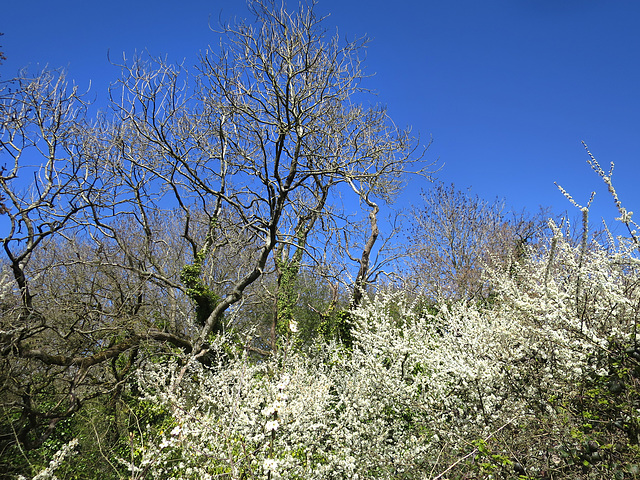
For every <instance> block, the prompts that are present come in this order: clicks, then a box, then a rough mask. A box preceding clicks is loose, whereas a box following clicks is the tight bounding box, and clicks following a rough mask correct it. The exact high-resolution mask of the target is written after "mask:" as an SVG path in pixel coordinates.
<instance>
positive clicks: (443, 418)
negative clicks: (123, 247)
mask: <svg viewBox="0 0 640 480" xmlns="http://www.w3.org/2000/svg"><path fill="white" fill-rule="evenodd" d="M554 231H555V236H554V238H553V239H550V240H549V244H548V246H547V247H546V249H543V250H542V251H536V252H533V251H532V252H529V255H528V256H526V257H525V258H524V259H522V260H521V262H520V264H519V265H518V267H517V268H516V269H513V268H510V269H509V271H500V270H494V271H488V272H486V277H485V281H486V282H488V284H491V286H492V288H493V290H494V291H495V292H496V293H495V296H494V298H493V299H492V301H491V302H488V303H486V304H473V303H469V302H452V303H451V302H450V303H441V304H436V305H432V306H431V307H430V308H428V309H424V308H421V307H420V305H423V304H424V300H423V299H410V298H408V296H406V295H405V294H404V293H403V292H380V293H378V294H377V295H376V296H373V297H372V298H369V299H368V300H367V301H365V302H364V303H363V304H362V305H361V306H360V307H359V308H358V309H357V310H356V311H355V312H352V315H351V320H352V323H353V330H352V332H351V337H352V343H351V345H349V346H345V345H343V344H340V343H328V344H327V343H324V344H323V343H317V344H315V345H313V346H312V347H311V348H310V349H308V350H301V349H300V348H296V347H295V344H296V342H295V339H293V340H292V342H291V344H290V345H285V346H284V347H283V348H281V349H280V351H279V352H278V353H277V354H276V355H273V356H272V357H271V358H267V359H263V360H260V361H256V360H255V359H252V358H250V357H248V356H233V355H227V354H225V352H230V351H232V349H230V348H228V345H227V344H226V342H228V340H226V339H224V338H222V337H220V338H219V339H218V340H217V343H216V344H215V345H213V347H212V349H213V350H215V351H216V352H217V353H216V354H214V355H211V358H215V359H217V360H216V363H214V364H213V365H212V366H210V367H204V366H203V365H201V364H200V363H198V362H197V361H192V363H190V364H187V367H186V368H185V367H184V362H185V361H187V359H181V358H176V359H175V360H174V361H173V362H170V363H166V362H165V363H160V362H158V363H150V364H148V365H147V368H145V369H144V370H141V371H140V374H139V378H138V379H137V380H136V383H137V388H139V389H140V390H141V391H142V392H143V396H144V398H143V401H144V402H148V403H149V404H154V405H158V408H161V409H162V411H164V412H169V415H170V417H171V420H170V421H167V420H165V421H164V422H163V424H162V425H150V426H149V427H148V429H146V430H145V427H144V426H141V430H142V431H143V433H142V434H139V435H136V436H135V438H133V437H132V439H131V441H132V445H131V452H132V453H131V455H129V456H127V458H120V459H117V460H116V459H114V461H113V463H114V464H115V463H116V461H117V462H119V465H122V466H124V467H125V468H126V469H128V470H129V473H128V474H129V475H130V476H131V478H156V479H170V478H181V479H183V478H184V479H190V478H193V479H207V478H229V479H244V478H247V479H248V478H264V479H275V478H286V479H340V478H344V479H377V478H380V479H392V478H393V479H423V478H430V479H444V478H450V479H462V478H505V479H506V478H537V479H558V478H567V479H569V478H570V479H576V478H621V479H624V478H636V476H637V475H638V472H640V468H639V467H638V463H640V462H638V460H637V459H638V458H639V457H640V451H639V448H638V443H639V441H640V414H639V412H640V400H639V399H640V363H639V362H638V361H639V360H640V347H639V345H638V343H637V339H636V329H637V323H638V305H639V301H640V296H639V295H638V279H639V278H640V277H639V275H638V261H637V259H636V250H635V244H627V243H624V242H621V243H620V244H619V246H618V247H617V248H615V249H612V248H609V249H605V248H602V247H600V246H599V245H597V244H595V243H593V244H591V245H589V244H583V245H580V246H577V247H576V246H574V245H573V244H572V243H571V242H569V241H568V240H567V239H566V238H565V237H564V236H563V235H562V232H561V231H560V229H558V228H555V226H554Z"/></svg>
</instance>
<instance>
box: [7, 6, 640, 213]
mask: <svg viewBox="0 0 640 480" xmlns="http://www.w3.org/2000/svg"><path fill="white" fill-rule="evenodd" d="M290 3H292V2H290ZM317 11H318V12H319V13H320V14H331V15H330V17H329V18H327V20H326V22H325V25H326V27H327V29H328V30H329V31H331V32H333V31H334V30H335V29H336V28H337V29H338V31H339V33H340V34H341V35H343V36H347V37H353V36H361V35H365V34H366V35H367V36H369V37H371V38H372V42H371V44H370V45H369V48H368V51H367V61H366V67H367V70H368V72H369V73H372V74H375V75H374V76H373V77H372V78H371V79H370V80H368V83H367V84H366V85H367V86H369V87H370V88H372V89H374V90H375V91H376V92H377V93H378V97H377V101H379V102H380V103H383V104H385V105H387V107H388V109H389V113H390V115H391V117H392V118H393V119H394V121H395V122H396V123H397V124H398V125H400V126H407V125H411V126H412V127H413V129H414V132H415V133H419V134H420V136H421V138H422V140H423V143H427V142H428V140H429V138H430V137H431V136H432V137H433V144H432V146H431V148H430V149H429V152H428V154H427V158H428V159H430V160H436V159H439V160H440V162H441V163H443V164H444V167H443V169H442V170H441V171H440V172H439V173H438V179H439V180H442V181H444V182H446V183H450V182H454V183H455V184H456V186H458V187H460V188H467V187H472V192H474V193H477V194H479V195H480V196H481V197H484V198H486V199H488V200H492V199H494V198H496V197H499V198H505V199H506V201H507V203H508V204H509V205H510V206H511V207H512V208H514V209H516V210H520V209H522V208H525V207H526V208H527V209H529V210H531V211H535V210H536V209H537V208H538V206H539V205H543V206H550V207H552V208H554V210H556V211H557V212H561V211H564V210H569V211H570V212H571V213H573V211H572V207H571V206H570V205H569V204H568V202H567V201H566V200H565V199H564V198H563V197H562V195H561V194H560V193H559V192H558V190H557V189H556V187H555V185H554V181H557V182H558V183H560V184H561V185H563V186H564V187H565V188H566V189H567V190H569V192H570V193H571V194H572V195H573V196H574V197H575V198H576V200H577V201H579V202H586V201H587V200H588V198H589V194H590V192H591V190H596V191H597V195H596V199H595V202H594V208H593V210H592V222H594V223H597V222H598V221H599V220H598V219H599V218H600V217H605V218H606V219H607V220H612V219H613V218H614V217H615V216H616V212H615V208H614V207H613V201H612V200H611V198H610V197H609V195H608V194H607V192H606V189H605V188H604V186H603V184H602V182H601V181H600V180H599V179H598V177H597V176H596V175H595V174H594V173H593V172H592V171H591V170H590V169H589V167H588V165H587V163H586V160H587V158H588V157H587V155H586V153H585V152H584V150H583V148H582V146H581V144H580V141H581V140H584V141H586V142H587V143H588V145H589V147H590V149H591V151H592V153H593V154H594V155H595V156H596V158H597V159H598V160H599V161H600V163H601V164H602V165H603V166H605V167H606V166H608V164H609V162H610V161H611V160H613V161H615V163H616V169H615V173H614V176H613V180H614V184H615V185H616V187H617V189H618V193H619V194H620V197H621V199H622V200H623V203H624V204H625V205H626V206H627V208H629V209H631V210H634V209H638V211H639V213H638V216H639V217H640V188H638V186H637V185H638V180H639V179H640V141H639V140H640V138H639V137H640V135H639V134H640V91H639V90H638V88H639V86H640V62H639V61H638V60H640V27H638V25H640V2H637V0H634V1H630V0H615V1H606V0H485V1H478V0H448V1H444V0H439V1H433V0H396V1H395V2H393V5H392V3H391V2H389V1H384V2H382V1H378V0H368V1H366V2H365V1H349V0H319V2H318V6H317ZM1 12H2V15H1V17H0V32H4V33H5V35H4V36H3V37H0V45H2V50H3V51H4V52H5V54H6V56H7V61H6V62H4V64H3V65H2V66H0V76H1V77H2V79H8V78H10V77H11V76H13V75H14V74H15V73H16V72H17V70H18V69H19V68H20V67H23V66H26V65H32V66H37V65H40V66H42V65H45V64H48V65H49V66H50V67H67V68H68V72H69V78H70V79H73V80H75V81H76V82H77V83H78V84H80V85H81V86H83V87H86V86H88V84H89V80H91V82H92V89H91V91H92V92H93V94H94V95H96V96H97V97H98V99H100V98H104V95H105V92H106V88H107V85H108V84H109V82H111V81H113V80H115V79H116V78H117V76H118V69H117V68H116V67H113V66H111V65H110V64H109V62H108V61H107V52H108V51H109V52H110V54H111V56H112V58H119V57H120V56H121V55H122V53H123V52H125V53H126V54H127V56H129V57H130V56H131V54H132V53H133V52H134V51H135V50H138V51H141V50H144V49H147V50H149V52H151V53H152V54H156V55H165V54H166V55H167V56H168V58H169V59H170V60H172V61H181V60H182V59H186V64H187V65H192V64H193V63H195V60H196V55H197V53H198V52H199V51H200V50H204V49H205V48H206V47H207V46H208V44H209V43H215V42H216V39H217V35H215V34H213V33H212V32H211V31H210V30H209V27H208V22H209V21H211V22H212V24H214V25H216V24H217V22H218V17H219V16H220V17H221V18H223V19H228V18H230V17H233V16H239V17H246V16H247V15H248V12H247V10H246V7H245V2H244V0H210V1H201V0H183V1H182V2H176V1H165V0H155V1H150V0H129V1H126V2H125V1H122V0H112V1H109V2H91V1H86V0H84V1H75V0H74V1H70V0H59V1H56V2H52V1H50V0H46V1H44V0H21V1H12V2H4V5H3V6H2V10H1ZM607 168H608V167H607ZM423 187H425V188H428V185H427V184H426V183H424V182H423V181H420V180H413V181H412V182H411V183H410V185H409V187H408V189H407V191H406V193H405V195H404V196H403V198H402V199H401V202H402V204H405V205H410V204H411V203H415V204H419V198H418V193H419V192H420V189H421V188H423ZM636 220H637V219H636ZM611 223H614V222H613V221H612V222H611Z"/></svg>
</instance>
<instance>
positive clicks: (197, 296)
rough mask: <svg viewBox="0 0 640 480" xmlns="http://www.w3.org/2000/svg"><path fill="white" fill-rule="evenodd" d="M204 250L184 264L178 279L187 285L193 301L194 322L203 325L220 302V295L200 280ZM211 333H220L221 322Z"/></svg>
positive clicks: (189, 295) (188, 294)
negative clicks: (192, 261) (194, 310)
mask: <svg viewBox="0 0 640 480" xmlns="http://www.w3.org/2000/svg"><path fill="white" fill-rule="evenodd" d="M205 255H206V252H204V251H200V252H198V254H197V255H196V259H195V262H194V263H193V264H191V265H185V266H184V267H182V271H181V272H180V280H181V281H182V283H183V284H184V286H185V287H187V292H186V293H187V296H188V297H189V298H190V299H191V300H192V301H193V302H194V304H195V309H196V323H197V324H198V325H199V326H201V327H202V326H204V324H205V323H206V321H207V319H208V318H209V316H210V315H211V313H212V312H213V310H214V309H215V308H216V306H217V305H218V303H220V297H219V296H218V295H217V294H216V293H215V292H214V291H213V290H211V288H210V287H209V286H208V285H206V284H205V283H204V282H203V280H202V268H203V265H204V260H205ZM211 332H212V333H213V334H216V333H222V323H221V322H218V323H217V324H216V325H214V328H213V329H212V330H211Z"/></svg>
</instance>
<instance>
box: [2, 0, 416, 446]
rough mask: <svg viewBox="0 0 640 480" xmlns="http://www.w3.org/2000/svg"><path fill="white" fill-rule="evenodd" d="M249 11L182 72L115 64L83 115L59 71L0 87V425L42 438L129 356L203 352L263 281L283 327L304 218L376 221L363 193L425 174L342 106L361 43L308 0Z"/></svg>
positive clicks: (376, 120)
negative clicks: (2, 414) (358, 206)
mask: <svg viewBox="0 0 640 480" xmlns="http://www.w3.org/2000/svg"><path fill="white" fill-rule="evenodd" d="M249 7H250V11H251V14H252V15H253V16H254V19H253V20H252V21H251V22H243V21H240V22H236V23H230V24H226V25H223V26H222V27H221V29H220V32H218V33H219V34H220V37H221V43H220V47H216V48H213V49H210V50H208V51H206V52H204V53H202V54H201V56H200V61H199V63H198V65H197V66H196V68H195V70H194V71H193V72H188V71H187V70H186V69H185V68H183V67H182V66H180V65H174V64H170V63H168V62H167V61H166V60H164V59H161V58H154V57H148V58H140V57H135V58H133V59H132V60H127V59H124V58H123V61H122V62H120V64H119V66H120V68H121V71H122V75H121V77H120V79H119V80H118V81H117V82H116V83H114V84H113V85H112V87H111V89H110V94H111V96H110V98H111V103H110V108H109V111H108V112H107V113H104V114H101V115H100V116H99V117H98V118H97V119H96V120H93V121H90V120H89V119H88V113H87V112H88V107H87V105H86V103H85V102H84V98H83V96H82V95H81V94H80V93H79V92H78V90H77V88H75V87H69V86H68V85H67V83H66V81H65V78H64V74H60V73H56V72H43V73H41V74H39V75H35V76H29V75H27V74H25V75H24V76H22V77H21V78H18V79H15V80H13V81H12V83H11V84H10V86H11V89H9V88H8V85H9V84H5V87H4V89H3V90H2V92H1V97H2V102H1V104H0V109H1V110H0V113H1V116H0V149H1V152H2V156H3V158H4V159H6V160H8V161H6V163H7V165H9V166H8V168H7V169H6V170H3V171H2V174H1V175H0V194H2V195H3V196H4V197H5V198H6V200H5V201H4V204H3V207H6V208H3V214H4V215H5V218H8V221H9V228H8V231H7V232H6V233H5V234H4V235H3V238H2V239H1V241H2V246H3V250H4V253H5V258H6V260H5V262H6V264H5V266H6V267H7V268H8V271H9V272H11V280H12V281H11V283H10V284H9V283H7V282H5V283H7V285H5V286H3V290H2V292H3V298H2V305H3V306H2V308H3V309H6V310H5V312H4V314H3V318H2V325H1V327H0V329H1V330H2V331H1V332H0V333H1V334H0V354H1V356H2V357H1V360H2V362H4V364H5V365H6V366H7V368H6V369H4V368H3V377H2V378H3V382H5V385H11V388H10V389H9V388H7V389H6V390H4V392H6V395H5V398H3V403H4V404H5V405H11V412H12V413H11V415H12V416H11V418H13V419H15V418H18V420H15V421H10V422H9V423H8V424H5V427H6V431H3V432H0V436H1V435H4V437H8V436H11V435H13V436H17V437H18V438H19V439H20V440H21V441H24V442H26V440H27V438H31V439H32V443H33V444H34V445H35V444H38V443H41V442H42V441H44V439H46V438H47V435H49V434H50V433H51V431H52V430H53V429H54V428H55V425H56V423H57V422H59V421H60V419H62V418H66V417H68V416H69V415H71V414H73V412H75V411H77V409H78V408H80V406H81V404H82V401H83V399H87V398H91V397H92V396H95V395H99V394H104V393H107V392H109V393H111V394H115V393H117V391H118V389H119V388H120V387H121V385H122V383H123V381H124V379H125V378H126V375H127V374H128V373H130V372H131V371H132V370H133V369H135V368H137V366H138V365H139V364H140V362H142V361H144V359H143V358H142V357H143V355H142V354H141V352H143V351H144V352H146V353H147V354H148V353H149V352H150V351H158V352H160V351H162V345H169V346H171V347H173V348H175V347H177V348H180V349H181V350H182V351H184V352H186V353H189V354H192V355H194V356H203V355H204V354H205V353H206V352H207V349H208V342H209V341H210V336H211V335H212V334H217V333H221V332H224V331H225V330H227V329H228V328H230V327H233V326H237V325H239V324H241V321H242V306H243V302H244V301H245V300H246V299H247V294H249V296H250V295H251V294H253V293H258V292H259V291H260V282H261V281H262V280H263V279H265V275H266V274H267V273H275V278H279V280H278V281H277V282H276V284H279V286H280V289H279V291H278V293H277V294H276V296H277V298H278V301H277V302H276V306H277V312H276V315H275V316H274V319H275V320H274V328H276V327H277V324H278V322H280V323H281V324H282V323H285V324H286V322H288V321H290V318H289V317H287V315H288V313H287V307H288V306H289V305H291V303H292V302H294V301H295V298H294V296H293V295H294V294H293V293H292V290H291V287H292V285H294V283H292V282H295V279H296V277H297V276H298V274H299V271H300V270H299V269H300V266H301V265H302V262H303V257H306V258H308V259H309V258H313V257H317V258H315V260H314V261H316V262H320V258H319V257H320V256H321V252H319V249H320V245H321V243H320V242H325V243H322V245H324V244H326V242H327V238H328V236H329V235H330V234H329V233H322V232H321V230H325V232H337V231H338V230H339V228H340V227H341V226H344V222H343V219H344V218H345V216H344V214H343V212H342V206H341V201H340V200H339V198H338V197H340V196H341V195H352V196H353V198H354V199H355V200H357V199H358V198H359V199H361V200H362V201H363V205H367V206H368V207H367V208H373V212H374V214H373V217H371V218H372V220H373V223H372V225H373V226H374V227H375V218H376V215H377V212H378V208H379V205H382V204H384V203H385V202H387V201H388V200H389V199H390V198H391V197H392V196H393V195H394V194H395V193H397V191H398V190H399V189H400V188H401V187H402V185H403V182H404V181H405V177H406V175H407V174H409V173H411V172H413V173H421V172H424V169H425V168H424V167H423V165H422V163H421V155H420V152H418V153H417V154H416V153H415V151H416V146H417V143H416V141H415V139H414V138H412V136H411V135H410V132H409V131H408V130H401V129H398V128H397V127H396V126H395V124H394V123H393V122H391V121H390V120H389V118H388V117H387V114H386V111H385V110H384V109H383V108H379V107H365V106H362V105H360V104H358V103H357V100H358V99H360V98H361V97H360V95H364V94H365V93H366V92H365V91H364V90H363V89H362V87H361V82H362V81H363V80H364V78H365V76H366V75H365V73H364V71H363V69H362V63H361V62H362V56H361V52H362V48H363V47H364V46H365V44H366V43H367V41H366V39H356V40H354V41H349V42H345V41H341V40H340V38H339V37H338V36H337V35H335V36H328V35H327V34H326V32H325V30H324V29H323V27H322V18H318V17H317V16H316V14H315V13H314V4H313V3H310V4H306V3H303V4H301V5H300V6H299V8H298V9H297V11H295V12H289V11H287V10H286V9H285V8H284V6H282V5H280V4H276V3H275V2H270V1H251V2H249ZM30 165H35V166H30ZM341 222H342V223H341ZM372 232H375V229H374V230H373V231H372ZM376 237H377V235H373V236H372V238H371V240H370V242H369V243H368V244H367V245H366V247H365V254H366V255H365V256H366V257H367V258H368V256H369V255H370V252H371V248H372V247H373V243H375V241H376ZM320 238H321V239H322V240H319V239H320ZM276 253H277V255H275V254H276ZM365 256H363V259H364V260H363V261H362V262H361V263H360V270H361V273H360V274H358V276H357V280H356V283H357V284H358V285H356V290H357V291H359V289H360V288H361V286H362V283H363V282H364V280H365V279H367V278H368V277H367V270H368V269H369V266H368V262H367V261H366V259H365ZM7 278H8V277H7ZM3 282H4V281H3ZM3 285H4V283H3ZM5 287H7V288H5ZM232 307H233V308H232ZM189 311H191V312H193V315H192V316H191V319H190V320H188V319H189V316H188V315H187V312H189ZM272 343H273V342H272ZM143 345H145V346H146V347H145V348H144V349H143V348H141V347H142V346H143ZM151 346H153V348H152V347H151ZM154 349H156V350H154ZM37 370H40V371H42V372H43V375H44V376H31V377H29V375H28V374H29V372H34V371H37ZM4 372H9V373H6V374H4ZM42 378H46V379H49V380H47V382H48V383H47V382H45V383H47V384H46V385H45V383H42V382H40V383H38V384H37V385H36V383H37V382H36V380H38V379H42ZM33 382H36V383H33ZM96 386H99V388H97V387H96ZM41 387H42V388H41ZM42 389H45V390H47V391H48V392H49V393H50V394H51V395H52V397H51V398H55V407H51V404H50V403H47V402H40V403H38V399H41V398H42V397H41V396H38V395H37V394H35V393H33V392H36V391H38V392H42V391H43V390H42ZM7 418H8V417H7ZM7 425H8V426H7ZM37 425H40V426H41V427H42V426H43V425H44V427H43V428H40V430H39V431H38V432H39V433H38V435H36V436H34V435H33V432H34V431H35V430H38V429H37V428H36V426H37ZM16 433H17V435H16ZM4 437H3V438H4ZM36 437H37V438H36Z"/></svg>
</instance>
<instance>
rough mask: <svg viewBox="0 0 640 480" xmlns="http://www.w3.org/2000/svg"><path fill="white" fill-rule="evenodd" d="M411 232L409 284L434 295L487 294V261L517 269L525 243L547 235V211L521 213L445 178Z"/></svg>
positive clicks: (416, 216)
mask: <svg viewBox="0 0 640 480" xmlns="http://www.w3.org/2000/svg"><path fill="white" fill-rule="evenodd" d="M422 198H423V201H424V204H423V206H422V207H421V208H418V209H416V210H415V214H414V216H413V218H412V222H411V223H412V225H411V228H410V231H409V234H408V235H409V238H408V243H409V249H410V259H409V262H408V267H409V273H408V274H407V279H406V281H407V282H408V284H409V285H408V286H410V287H411V288H412V289H415V290H417V291H419V292H421V293H424V294H426V295H427V296H428V297H430V298H432V299H437V298H448V299H452V298H484V297H486V296H487V295H488V294H490V292H491V289H490V286H489V285H486V284H485V283H484V282H483V280H482V270H483V268H485V267H486V266H487V265H493V266H494V267H500V268H504V269H507V270H513V268H514V267H515V265H516V264H517V262H519V261H520V259H522V257H523V255H524V253H525V248H526V247H527V246H528V245H531V244H535V243H536V242H537V241H538V240H539V239H540V238H542V233H543V230H544V229H545V225H546V221H547V219H548V218H549V213H548V212H547V211H544V210H541V211H540V212H539V213H538V214H535V215H529V214H526V213H525V212H522V213H520V214H516V213H513V212H509V211H508V210H506V208H505V204H504V202H503V201H500V200H495V201H493V202H488V201H486V200H483V199H481V198H479V197H478V196H477V195H475V196H474V195H471V194H470V192H468V191H462V190H457V189H456V188H455V186H454V185H449V186H446V185H444V184H442V183H440V184H437V185H436V186H435V187H434V188H432V189H430V190H429V191H427V192H425V193H423V195H422Z"/></svg>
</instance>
